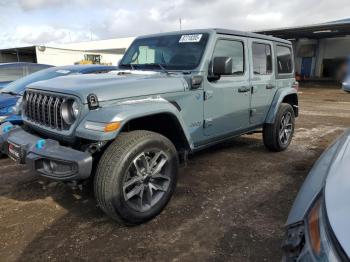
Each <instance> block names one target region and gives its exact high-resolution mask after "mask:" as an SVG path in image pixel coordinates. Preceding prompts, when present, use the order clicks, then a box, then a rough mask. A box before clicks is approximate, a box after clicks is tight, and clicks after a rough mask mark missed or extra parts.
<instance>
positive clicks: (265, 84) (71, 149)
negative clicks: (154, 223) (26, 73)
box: [0, 29, 298, 225]
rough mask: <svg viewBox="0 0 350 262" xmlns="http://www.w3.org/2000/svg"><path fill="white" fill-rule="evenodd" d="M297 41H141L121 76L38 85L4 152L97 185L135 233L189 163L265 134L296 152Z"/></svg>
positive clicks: (2, 131)
mask: <svg viewBox="0 0 350 262" xmlns="http://www.w3.org/2000/svg"><path fill="white" fill-rule="evenodd" d="M297 89H298V83H297V82H296V81H295V77H294V63H293V50H292V45H291V43H290V42H289V41H285V40H282V39H278V38H273V37H270V36H264V35H258V34H253V33H245V32H239V31H231V30H225V29H208V30H195V31H194V30H191V31H181V32H173V33H162V34H156V35H150V36H143V37H138V38H137V39H136V40H135V41H134V42H133V43H132V44H131V46H130V47H129V48H128V50H127V52H126V53H125V55H124V56H123V58H122V60H121V61H120V64H119V69H118V70H116V71H114V72H110V73H107V74H99V75H71V76H65V77H60V78H56V79H52V80H48V81H41V82H37V83H34V84H31V85H29V86H28V88H27V90H26V92H25V94H24V96H23V101H22V107H21V108H22V109H21V111H22V117H23V121H24V125H23V126H14V125H12V124H10V123H4V124H2V125H1V126H0V148H1V151H2V152H3V153H4V154H6V155H8V156H10V157H11V158H12V159H14V160H15V161H17V162H18V163H20V164H26V165H27V166H28V167H30V168H31V169H32V170H35V171H37V172H38V173H39V174H40V175H42V176H45V177H48V178H51V179H55V180H59V181H66V182H71V183H72V182H75V183H81V182H82V181H88V179H91V180H90V181H93V185H94V193H95V197H96V200H97V203H98V205H99V206H100V207H101V209H102V210H103V211H104V212H105V213H106V214H108V215H109V216H110V217H112V218H113V219H116V220H118V221H120V222H122V223H125V224H129V225H135V224H140V223H143V222H145V221H147V220H150V219H152V218H153V217H155V216H156V215H157V214H159V213H160V212H161V211H162V210H163V208H164V207H165V206H166V204H167V203H168V201H169V200H170V198H171V196H172V194H173V192H174V189H175V186H176V180H177V174H178V168H179V162H180V160H186V157H187V155H188V154H189V153H194V152H196V151H198V150H200V149H203V148H206V147H209V146H211V145H214V144H216V143H220V142H222V141H224V140H227V139H230V138H232V137H235V136H239V135H242V134H246V133H252V132H255V131H261V130H262V133H263V141H264V144H265V145H266V147H267V148H268V149H270V150H272V151H282V150H285V149H286V148H287V147H288V146H289V144H290V142H291V139H292V136H293V132H294V121H295V117H297V116H298V96H297Z"/></svg>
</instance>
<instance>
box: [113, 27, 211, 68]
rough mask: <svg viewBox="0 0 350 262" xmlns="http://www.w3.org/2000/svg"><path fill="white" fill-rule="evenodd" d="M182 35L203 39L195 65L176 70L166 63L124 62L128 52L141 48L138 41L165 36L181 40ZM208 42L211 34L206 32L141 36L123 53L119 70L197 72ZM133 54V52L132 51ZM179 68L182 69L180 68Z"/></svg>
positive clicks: (183, 66)
mask: <svg viewBox="0 0 350 262" xmlns="http://www.w3.org/2000/svg"><path fill="white" fill-rule="evenodd" d="M184 35H202V37H203V38H204V40H203V41H204V43H203V48H202V50H201V52H200V55H199V59H198V61H197V63H196V64H195V65H193V66H192V65H190V64H189V66H188V67H186V65H185V64H184V65H179V66H178V68H175V67H176V66H177V65H176V66H175V65H169V64H166V63H157V62H155V63H144V64H133V63H128V62H127V61H125V60H126V59H127V57H128V56H129V52H133V51H134V50H133V48H135V46H137V45H138V46H142V45H140V44H138V41H144V40H147V39H150V40H152V39H156V38H161V37H167V36H178V37H179V38H181V37H182V36H184ZM210 40H211V33H210V32H208V31H201V30H199V31H183V32H174V33H167V34H157V35H149V36H143V37H138V38H136V39H135V40H134V41H133V42H132V44H131V45H130V47H129V48H128V49H127V51H126V52H125V54H124V56H123V57H122V59H121V60H120V62H119V69H130V70H141V71H142V70H148V71H161V72H169V71H171V72H186V71H187V72H190V71H198V68H200V67H201V65H202V63H203V60H204V57H205V54H206V51H207V49H208V47H209V45H210ZM134 53H135V51H134ZM180 66H181V67H182V68H180Z"/></svg>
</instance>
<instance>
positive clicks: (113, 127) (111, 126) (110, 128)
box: [103, 122, 120, 133]
mask: <svg viewBox="0 0 350 262" xmlns="http://www.w3.org/2000/svg"><path fill="white" fill-rule="evenodd" d="M119 127H120V122H112V123H108V124H107V125H106V126H105V128H104V130H103V131H104V132H106V133H107V132H113V131H116V130H118V129H119Z"/></svg>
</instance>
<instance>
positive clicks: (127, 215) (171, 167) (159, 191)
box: [94, 131, 178, 225]
mask: <svg viewBox="0 0 350 262" xmlns="http://www.w3.org/2000/svg"><path fill="white" fill-rule="evenodd" d="M177 173H178V156H177V151H176V149H175V147H174V145H173V144H172V143H171V142H170V141H169V140H168V139H167V138H166V137H164V136H162V135H160V134H157V133H153V132H149V131H133V132H129V133H122V134H120V135H119V137H118V138H117V139H116V140H115V141H114V142H113V143H112V144H111V145H110V146H109V147H108V148H107V149H106V151H105V152H104V154H103V155H102V157H101V159H100V162H99V164H98V168H97V172H96V176H95V180H94V191H95V196H96V199H97V202H98V205H99V206H100V207H101V208H102V210H103V211H104V212H105V213H107V214H108V215H109V216H110V217H112V218H114V219H116V220H118V221H119V222H122V223H124V224H129V225H135V224H141V223H143V222H146V221H148V220H150V219H152V218H153V217H155V216H156V215H158V214H159V213H160V212H161V211H162V210H163V209H164V207H165V206H166V204H167V203H168V201H169V200H170V198H171V196H172V194H173V192H174V189H175V186H176V180H177Z"/></svg>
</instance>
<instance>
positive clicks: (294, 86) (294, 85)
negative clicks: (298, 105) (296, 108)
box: [292, 81, 299, 91]
mask: <svg viewBox="0 0 350 262" xmlns="http://www.w3.org/2000/svg"><path fill="white" fill-rule="evenodd" d="M292 88H294V89H295V90H297V91H298V90H299V82H298V81H295V82H294V83H293V85H292Z"/></svg>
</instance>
